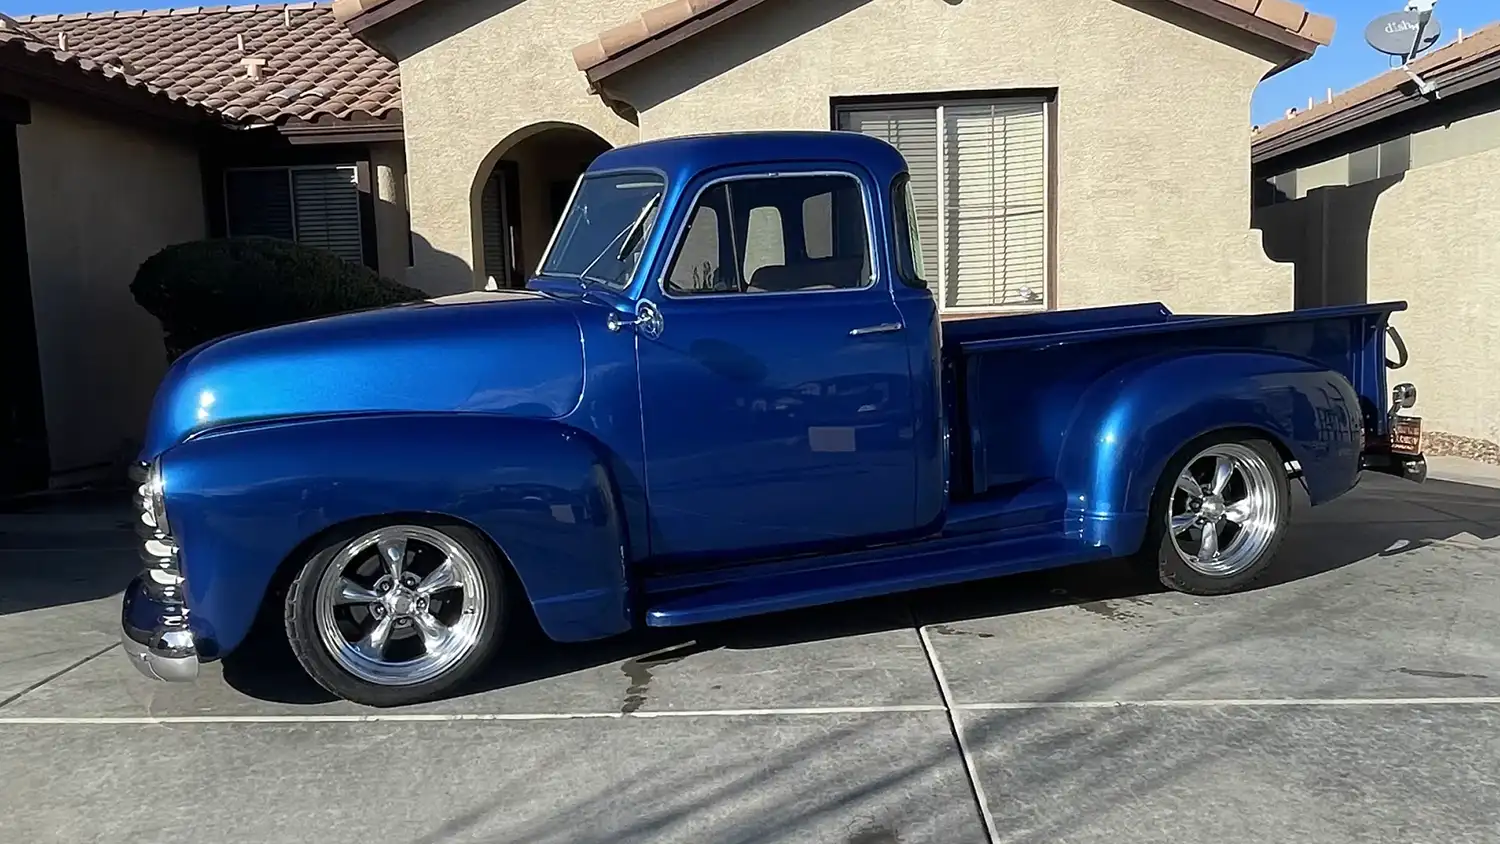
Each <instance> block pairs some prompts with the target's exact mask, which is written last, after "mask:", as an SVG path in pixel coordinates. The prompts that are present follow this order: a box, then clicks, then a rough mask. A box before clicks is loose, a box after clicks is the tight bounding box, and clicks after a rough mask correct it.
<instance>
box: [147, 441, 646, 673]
mask: <svg viewBox="0 0 1500 844" xmlns="http://www.w3.org/2000/svg"><path fill="white" fill-rule="evenodd" d="M162 467H163V476H164V478H165V487H166V495H167V519H168V522H169V523H170V525H171V528H172V532H173V534H174V535H175V536H176V537H177V540H178V542H179V544H180V547H181V548H182V549H183V550H182V555H183V574H184V576H185V577H186V579H187V584H186V586H187V602H188V606H189V607H190V611H191V620H192V623H193V632H194V634H195V635H197V636H198V637H200V642H203V643H205V644H206V646H205V647H204V648H203V653H204V655H205V656H207V657H216V656H221V655H223V654H225V653H228V652H229V651H231V650H233V649H234V648H235V647H236V646H237V645H238V644H239V643H240V641H241V640H242V639H243V638H244V637H245V635H246V633H247V632H248V631H249V629H250V627H251V624H252V621H253V619H254V617H255V615H256V612H257V610H258V608H259V605H260V603H261V601H262V599H263V597H264V596H265V594H266V590H267V587H268V586H269V584H270V583H271V582H272V578H273V577H274V575H275V574H276V571H277V569H278V568H279V566H280V565H281V564H282V562H283V561H287V563H288V564H290V565H297V564H300V562H301V561H300V560H289V559H288V557H289V555H291V554H293V552H294V551H298V550H299V548H300V546H302V545H303V544H304V543H305V542H306V541H307V540H308V539H309V538H310V537H314V536H316V535H318V534H319V533H321V532H323V531H325V530H328V529H329V528H331V527H335V526H338V525H341V524H344V523H347V522H350V521H353V520H359V519H368V518H372V517H378V516H383V515H387V514H393V513H402V514H430V515H433V516H441V517H449V518H453V519H458V520H462V521H464V522H467V523H469V524H470V525H472V526H474V527H476V528H478V529H479V530H481V531H483V532H484V533H485V534H487V535H488V536H489V537H490V539H491V540H492V541H493V542H494V543H495V545H496V546H497V547H498V548H499V549H500V550H501V552H502V553H503V554H504V556H505V558H506V559H507V560H509V562H510V564H511V567H512V568H513V569H514V571H515V574H516V576H517V577H518V579H519V580H520V582H521V584H522V587H523V588H524V590H525V592H526V597H527V598H528V599H529V601H530V602H531V605H532V607H533V608H534V610H535V612H536V617H537V620H538V622H539V623H540V625H541V627H542V629H543V631H544V632H545V633H546V634H547V635H548V636H550V637H551V638H553V639H556V640H558V641H579V640H585V639H593V638H600V637H603V636H609V635H613V634H616V633H620V632H623V631H625V630H626V629H628V628H629V626H630V614H629V606H628V597H627V588H626V575H625V568H624V552H623V548H624V541H625V526H624V524H623V523H622V521H621V518H620V515H619V514H620V508H619V506H618V501H617V499H616V495H615V484H614V482H613V479H614V477H615V475H614V474H613V472H612V469H611V461H610V460H609V457H608V455H607V453H606V451H605V450H604V448H603V447H602V446H600V445H599V444H598V443H597V442H596V441H595V440H593V439H592V438H591V437H589V436H588V435H586V434H584V433H582V432H580V431H578V430H576V429H573V428H570V427H568V426H567V425H564V424H562V423H559V422H556V421H551V420H543V419H523V418H513V417H499V416H489V415H482V414H391V415H377V416H361V417H344V418H333V419H320V420H303V421H291V422H278V423H267V424H264V425H260V426H253V425H252V426H243V425H242V426H236V427H235V428H233V429H229V430H224V431H219V432H209V433H206V434H204V435H201V436H198V437H195V438H193V439H190V440H188V441H186V442H184V443H181V444H179V445H177V446H175V447H174V448H171V449H169V450H168V451H167V452H165V454H164V455H163V462H162Z"/></svg>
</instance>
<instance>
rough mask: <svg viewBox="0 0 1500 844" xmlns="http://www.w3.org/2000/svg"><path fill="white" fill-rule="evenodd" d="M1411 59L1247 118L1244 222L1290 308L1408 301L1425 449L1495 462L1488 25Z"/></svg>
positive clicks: (1495, 130) (1496, 39) (1495, 77)
mask: <svg viewBox="0 0 1500 844" xmlns="http://www.w3.org/2000/svg"><path fill="white" fill-rule="evenodd" d="M1412 69H1413V71H1415V73H1416V74H1417V75H1418V76H1419V77H1420V78H1421V79H1422V81H1423V82H1426V83H1429V84H1430V85H1431V86H1432V87H1431V89H1430V90H1429V91H1426V92H1424V91H1422V90H1420V88H1419V87H1418V85H1417V83H1416V80H1415V79H1413V78H1412V77H1411V76H1409V75H1408V74H1406V73H1404V72H1402V71H1400V70H1392V71H1388V72H1386V73H1383V74H1381V75H1379V76H1377V77H1375V78H1373V79H1370V80H1368V81H1366V82H1364V83H1363V84H1361V85H1358V86H1355V87H1354V88H1351V89H1350V90H1348V91H1344V92H1342V93H1339V94H1338V95H1336V96H1333V97H1330V98H1329V99H1328V100H1327V101H1326V102H1320V103H1316V104H1314V105H1313V106H1312V107H1311V108H1308V109H1304V110H1301V111H1297V112H1295V113H1294V114H1291V115H1289V116H1288V117H1286V118H1284V119H1282V120H1278V121H1276V122H1274V123H1271V124H1269V125H1266V126H1262V127H1259V128H1258V129H1257V130H1256V131H1255V133H1254V135H1253V137H1252V144H1251V157H1252V160H1253V167H1254V174H1255V179H1256V196H1255V205H1256V208H1255V211H1254V217H1253V220H1254V225H1255V226H1256V228H1258V229H1260V230H1261V231H1262V232H1263V233H1264V234H1263V237H1264V239H1265V245H1266V251H1267V252H1268V253H1269V254H1270V255H1272V256H1273V257H1275V258H1276V260H1278V261H1286V262H1288V263H1290V264H1291V265H1292V266H1293V267H1294V268H1295V269H1294V271H1295V290H1296V298H1297V304H1298V306H1299V307H1315V306H1319V305H1340V304H1349V303H1355V302H1378V301H1383V300H1389V299H1404V300H1406V301H1407V302H1408V303H1409V305H1410V309H1409V310H1408V311H1406V312H1405V313H1401V314H1396V315H1395V317H1393V319H1392V323H1393V324H1394V325H1396V327H1397V328H1398V329H1399V330H1400V331H1401V333H1402V336H1403V337H1404V338H1405V342H1406V344H1407V346H1408V347H1409V349H1410V351H1411V362H1410V365H1409V367H1408V368H1406V369H1403V370H1401V373H1400V377H1401V379H1402V380H1405V381H1410V382H1412V383H1413V384H1415V385H1416V386H1417V389H1418V391H1419V393H1420V399H1419V401H1418V403H1417V410H1419V411H1420V412H1421V415H1422V417H1423V426H1424V429H1425V434H1424V439H1425V441H1426V442H1425V448H1426V450H1427V451H1428V453H1430V454H1455V455H1460V456H1464V457H1470V458H1475V459H1480V460H1485V461H1488V462H1491V463H1500V377H1496V375H1495V373H1496V372H1497V371H1500V324H1497V323H1500V317H1497V311H1496V306H1497V305H1500V236H1497V234H1496V232H1500V24H1492V25H1490V26H1487V27H1484V28H1482V29H1480V30H1478V31H1477V32H1473V33H1470V34H1468V35H1464V36H1462V37H1460V38H1458V39H1456V40H1454V41H1451V42H1450V43H1448V44H1447V45H1445V46H1443V47H1442V48H1440V49H1437V50H1434V51H1432V52H1431V53H1428V54H1426V55H1424V56H1422V57H1421V58H1420V59H1418V60H1417V61H1415V62H1413V63H1412ZM1392 354H1393V355H1394V354H1395V352H1394V348H1393V351H1392Z"/></svg>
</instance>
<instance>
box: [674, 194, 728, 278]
mask: <svg viewBox="0 0 1500 844" xmlns="http://www.w3.org/2000/svg"><path fill="white" fill-rule="evenodd" d="M719 265H720V256H719V212H718V211H715V210H714V208H713V206H712V205H706V204H703V203H701V202H700V203H699V205H698V208H697V209H696V210H695V211H693V217H692V219H691V221H689V222H688V227H687V232H686V233H685V234H684V235H683V238H682V248H681V249H680V250H678V252H677V258H676V260H674V261H673V262H672V270H671V272H669V273H668V274H667V292H668V293H671V294H674V295H681V294H687V293H714V292H724V291H722V290H720V289H719V288H718V286H717V285H718V281H719Z"/></svg>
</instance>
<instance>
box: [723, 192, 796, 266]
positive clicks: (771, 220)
mask: <svg viewBox="0 0 1500 844" xmlns="http://www.w3.org/2000/svg"><path fill="white" fill-rule="evenodd" d="M731 193H733V192H732V191H731ZM784 266H786V238H785V237H784V236H783V231H782V225H781V209H780V208H777V207H776V206H775V205H757V206H755V207H753V208H751V209H750V221H749V223H748V224H747V225H746V231H745V266H744V267H743V269H742V273H743V274H742V275H741V276H740V278H744V279H752V278H755V274H756V273H757V272H760V269H761V268H762V267H784Z"/></svg>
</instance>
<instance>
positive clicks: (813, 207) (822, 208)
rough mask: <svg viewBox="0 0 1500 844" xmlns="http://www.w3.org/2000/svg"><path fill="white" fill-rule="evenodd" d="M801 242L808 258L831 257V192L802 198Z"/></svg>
mask: <svg viewBox="0 0 1500 844" xmlns="http://www.w3.org/2000/svg"><path fill="white" fill-rule="evenodd" d="M802 242H803V243H804V244H806V246H807V257H809V258H832V257H833V192H832V191H829V192H828V193H820V194H817V195H816V196H809V197H808V198H807V199H804V200H802Z"/></svg>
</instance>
